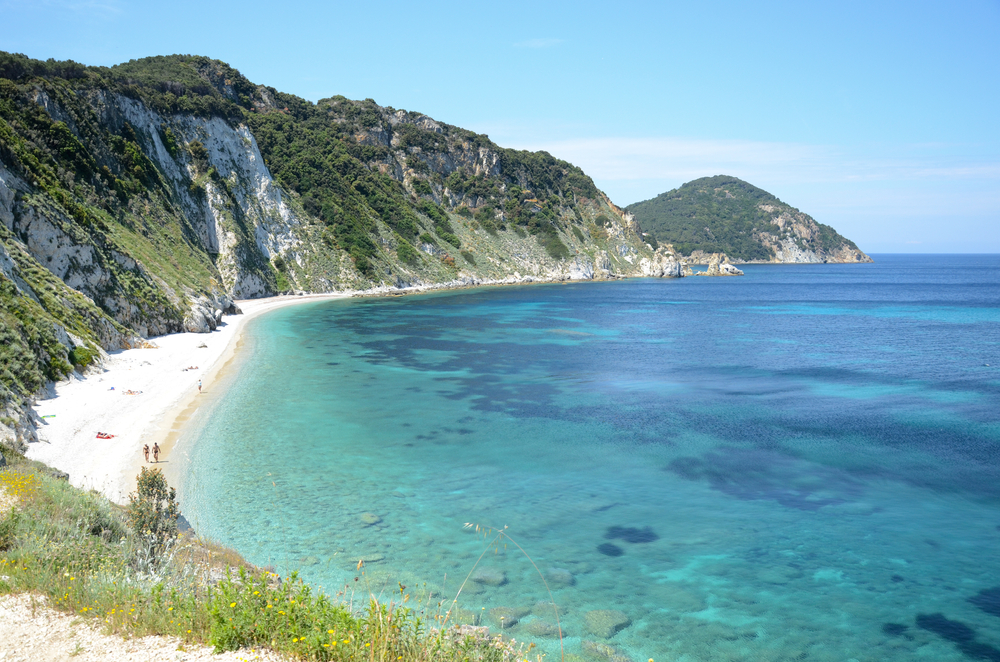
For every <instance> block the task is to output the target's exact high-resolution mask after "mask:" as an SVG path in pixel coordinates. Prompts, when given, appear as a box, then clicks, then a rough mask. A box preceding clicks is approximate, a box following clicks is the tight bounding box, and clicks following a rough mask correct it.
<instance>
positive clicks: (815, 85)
mask: <svg viewBox="0 0 1000 662" xmlns="http://www.w3.org/2000/svg"><path fill="white" fill-rule="evenodd" d="M0 17H2V20H0V50H5V51H10V52H19V53H24V54H25V55H28V56H30V57H33V58H38V59H48V58H55V59H57V60H65V59H72V60H76V61H77V62H82V63H84V64H90V65H105V66H110V65H114V64H117V63H120V62H125V61H128V60H130V59H134V58H141V57H146V56H150V55H169V54H173V53H189V54H199V55H207V56H210V57H213V58H217V59H220V60H223V61H225V62H228V63H229V64H230V65H232V66H234V67H236V68H237V69H239V70H240V71H241V72H242V73H243V74H244V75H245V76H246V77H247V78H249V79H250V80H251V81H253V82H255V83H260V84H263V85H268V86H271V87H274V88H277V89H279V90H281V91H283V92H289V93H292V94H296V95H298V96H301V97H303V98H306V99H309V100H312V101H316V100H318V99H322V98H326V97H330V96H333V95H336V94H342V95H344V96H346V97H348V98H352V99H365V98H372V99H374V100H375V101H377V102H378V103H380V104H382V105H386V106H393V107H395V108H405V109H407V110H413V111H419V112H423V113H426V114H427V115H430V116H431V117H433V118H435V119H437V120H440V121H442V122H447V123H449V124H453V125H457V126H461V127H464V128H467V129H471V130H473V131H476V132H478V133H485V134H488V135H489V136H490V138H491V139H492V140H493V141H494V142H496V143H498V144H500V145H502V146H504V147H514V148H518V149H530V150H539V149H544V150H546V151H548V152H550V153H551V154H553V155H554V156H556V157H558V158H562V159H565V160H567V161H570V162H572V163H574V164H576V165H579V166H580V167H582V168H583V169H584V170H585V171H586V172H587V173H588V174H589V175H590V176H591V177H593V179H594V181H595V183H596V184H597V186H598V187H599V188H600V189H601V190H603V191H605V192H606V193H607V194H608V195H609V196H610V198H611V199H612V200H613V201H614V202H615V203H616V204H618V205H620V206H624V205H627V204H630V203H632V202H638V201H640V200H645V199H648V198H651V197H654V196H655V195H657V194H659V193H662V192H664V191H668V190H670V189H673V188H676V187H677V186H679V185H681V184H682V183H684V182H687V181H690V180H692V179H696V178H698V177H703V176H711V175H718V174H726V175H734V176H736V177H739V178H741V179H744V180H746V181H749V182H750V183H752V184H754V185H755V186H758V187H760V188H763V189H765V190H767V191H769V192H771V193H773V194H774V195H776V196H777V197H778V198H780V199H782V200H783V201H784V202H786V203H788V204H790V205H792V206H793V207H797V208H798V209H800V210H802V211H804V212H806V213H808V214H810V215H811V216H813V218H815V219H816V220H818V221H820V222H822V223H826V224H828V225H832V226H833V227H834V228H835V229H836V230H837V231H839V232H840V233H841V234H843V235H845V236H847V237H849V238H851V239H853V240H854V241H855V242H856V243H857V244H858V245H859V247H861V249H862V250H864V251H866V252H869V253H943V252H959V253H969V252H980V253H981V252H990V253H997V252H1000V0H971V1H965V0H953V1H952V2H949V3H943V2H921V1H920V0H910V1H908V2H882V1H880V0H868V1H866V2H853V1H852V0H844V1H841V2H837V3H811V2H802V1H801V0H797V1H795V2H755V3H746V2H744V3H737V2H725V1H719V2H714V3H704V2H698V3H696V2H691V3H683V4H681V3H670V2H655V3H654V2H628V1H620V2H617V3H611V2H606V1H605V2H589V1H587V0H578V1H576V2H544V1H543V0H535V1H534V2H521V1H518V0H514V1H509V2H504V3H498V2H491V3H471V2H468V0H466V1H463V2H423V3H418V2H406V3H401V2H393V1H389V0H386V1H383V2H381V3H368V2H352V3H345V2H336V1H332V2H331V1H327V2H302V1H294V0H291V1H288V0H286V2H283V3H278V2H260V1H258V0H245V1H243V2H231V1H229V0H216V1H214V2H204V1H201V2H192V1H189V0H176V1H173V2H169V3H168V2H137V1H134V0H30V1H22V0H0Z"/></svg>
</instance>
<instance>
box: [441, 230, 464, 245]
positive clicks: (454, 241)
mask: <svg viewBox="0 0 1000 662" xmlns="http://www.w3.org/2000/svg"><path fill="white" fill-rule="evenodd" d="M438 236H439V237H441V239H443V240H445V241H446V242H448V243H449V244H451V245H452V246H454V247H455V248H461V247H462V241H461V240H460V239H459V238H458V237H456V236H455V235H453V234H452V233H450V232H443V231H440V232H438Z"/></svg>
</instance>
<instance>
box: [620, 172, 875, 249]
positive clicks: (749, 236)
mask: <svg viewBox="0 0 1000 662" xmlns="http://www.w3.org/2000/svg"><path fill="white" fill-rule="evenodd" d="M762 207H770V208H772V209H771V210H770V211H768V210H766V209H762ZM627 209H628V211H630V212H632V213H633V214H635V217H636V220H637V221H638V222H639V225H640V226H641V227H642V229H643V230H644V231H645V232H647V233H649V234H651V235H652V236H653V237H655V238H656V240H657V241H658V242H660V243H669V244H673V246H674V248H675V249H676V250H677V251H678V252H680V253H681V254H684V255H690V254H691V253H692V252H693V251H696V250H701V251H704V252H706V253H726V254H727V255H728V256H729V257H730V258H733V259H737V260H745V261H751V260H770V259H772V258H774V256H775V254H774V250H773V249H772V248H771V247H770V246H768V245H767V243H766V242H764V241H762V239H761V236H760V235H761V233H768V234H771V235H774V237H775V238H776V239H777V240H781V239H784V238H786V237H792V238H793V239H794V240H795V242H796V243H797V244H798V245H799V247H800V248H803V249H807V248H808V249H811V250H815V251H827V252H828V251H834V250H837V249H838V248H840V247H841V246H842V245H847V246H849V247H851V248H855V249H856V248H857V246H856V245H855V244H854V242H852V241H850V240H849V239H846V238H844V237H842V236H841V235H839V234H837V232H836V231H835V230H834V229H833V228H831V227H830V226H829V225H823V224H822V223H816V222H815V221H814V220H813V219H812V218H811V217H809V216H807V215H805V214H802V213H801V212H799V210H798V209H795V208H793V207H790V206H789V205H787V204H785V203H784V202H782V201H781V200H779V199H778V198H776V197H774V196H773V195H771V194H770V193H768V192H767V191H764V190H762V189H759V188H757V187H756V186H753V185H752V184H749V183H747V182H745V181H743V180H741V179H737V178H736V177H730V176H728V175H718V176H715V177H703V178H701V179H696V180H694V181H691V182H688V183H687V184H684V185H682V186H681V187H680V188H676V189H674V190H672V191H667V192H666V193H661V194H660V195H658V196H656V197H655V198H653V199H651V200H646V201H643V202H637V203H635V204H632V205H629V206H628V208H627ZM783 213H787V214H789V215H790V216H792V217H795V218H796V219H800V220H801V221H802V222H803V223H806V224H807V225H809V226H810V228H811V229H812V236H811V238H810V239H809V240H808V241H806V240H805V239H803V238H802V237H798V236H793V234H792V232H791V229H790V225H789V226H786V227H785V228H784V229H782V228H779V227H778V226H777V225H775V224H773V223H772V222H771V219H772V218H774V217H775V216H777V215H780V214H783ZM813 226H815V227H814V228H813Z"/></svg>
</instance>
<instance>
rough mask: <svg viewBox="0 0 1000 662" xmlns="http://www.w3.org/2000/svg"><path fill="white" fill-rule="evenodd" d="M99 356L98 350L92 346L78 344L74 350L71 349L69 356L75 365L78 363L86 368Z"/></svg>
mask: <svg viewBox="0 0 1000 662" xmlns="http://www.w3.org/2000/svg"><path fill="white" fill-rule="evenodd" d="M98 356H99V354H98V352H97V350H95V349H93V348H91V347H86V346H84V345H77V346H76V347H74V348H73V349H72V350H70V352H69V357H68V358H69V362H70V363H72V364H73V365H75V366H77V365H78V366H81V367H83V368H86V367H87V366H89V365H90V364H91V363H93V362H94V359H96V358H97V357H98Z"/></svg>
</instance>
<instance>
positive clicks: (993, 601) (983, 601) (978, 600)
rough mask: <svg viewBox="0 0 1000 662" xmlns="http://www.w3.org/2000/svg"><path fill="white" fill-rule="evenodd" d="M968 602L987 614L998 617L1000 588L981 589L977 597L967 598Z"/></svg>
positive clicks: (999, 614) (999, 613) (999, 611)
mask: <svg viewBox="0 0 1000 662" xmlns="http://www.w3.org/2000/svg"><path fill="white" fill-rule="evenodd" d="M969 602H971V603H972V604H974V605H976V606H977V607H979V608H980V609H982V610H983V611H985V612H986V613H987V614H993V615H994V616H1000V586H994V587H993V588H987V589H983V590H982V591H980V592H979V593H978V594H977V595H974V596H973V597H971V598H969Z"/></svg>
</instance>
